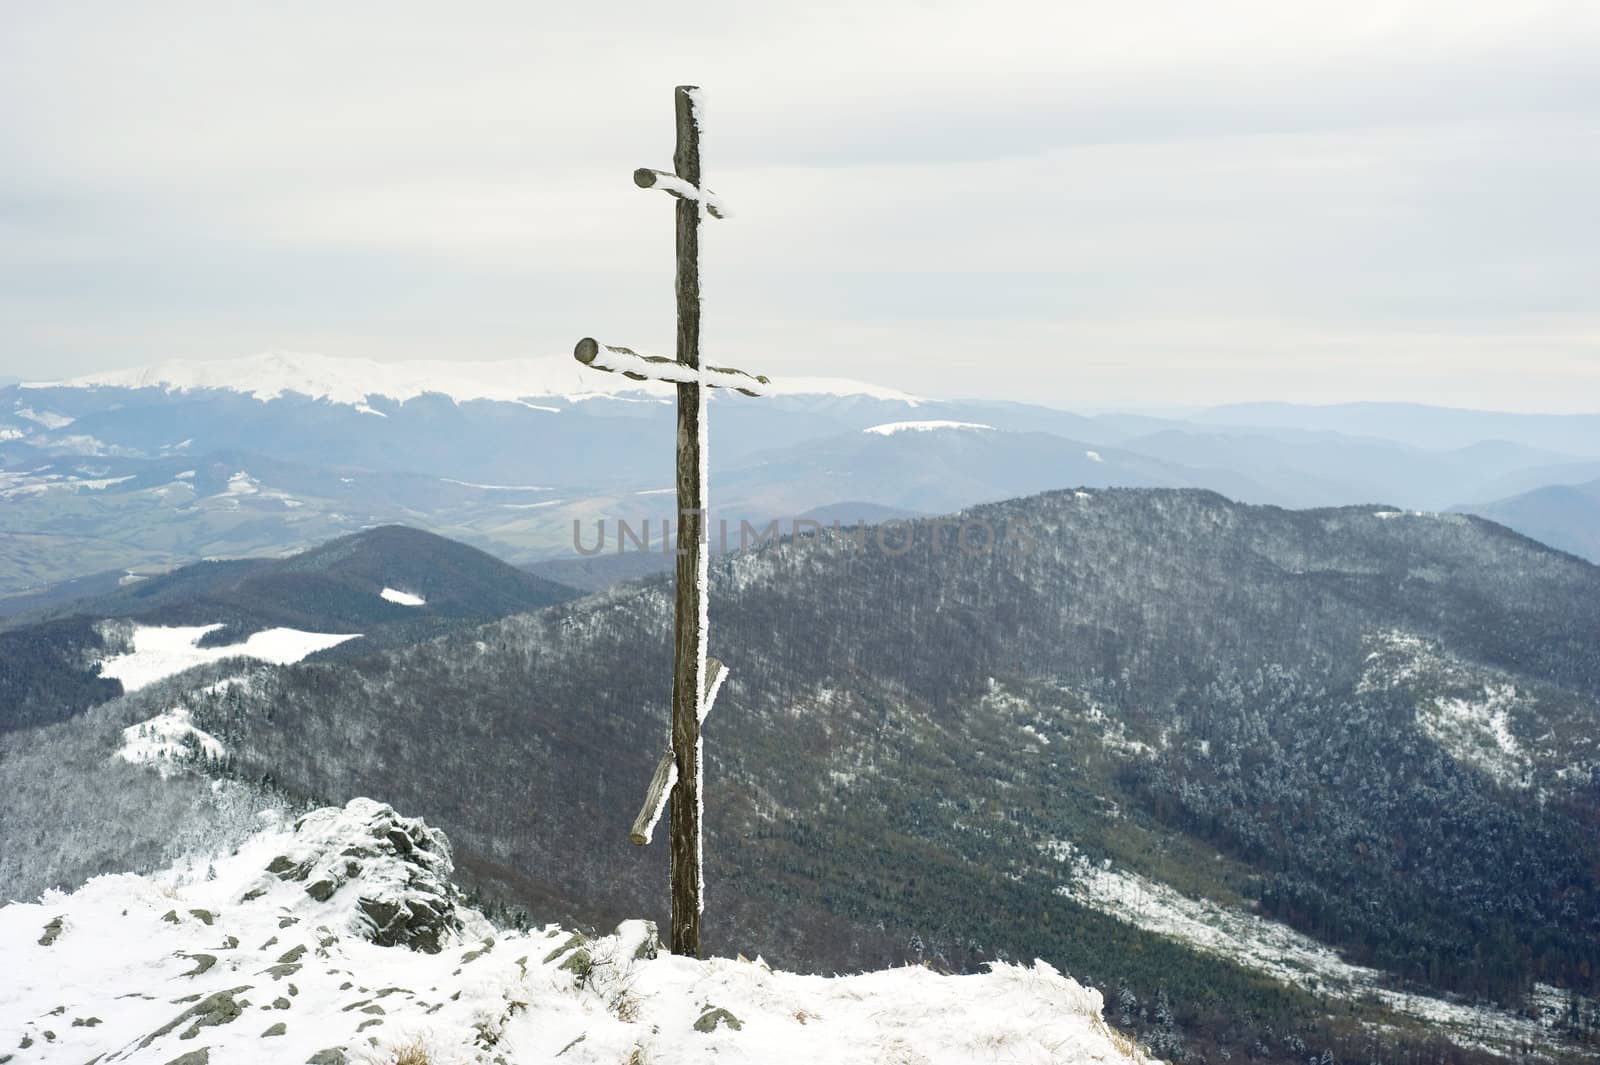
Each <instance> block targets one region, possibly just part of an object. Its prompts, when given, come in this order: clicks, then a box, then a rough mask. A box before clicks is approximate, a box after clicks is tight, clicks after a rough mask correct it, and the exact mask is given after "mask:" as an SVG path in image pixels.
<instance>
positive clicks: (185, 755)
mask: <svg viewBox="0 0 1600 1065" xmlns="http://www.w3.org/2000/svg"><path fill="white" fill-rule="evenodd" d="M196 753H199V754H203V755H205V756H206V757H208V758H221V757H222V756H223V753H224V752H223V749H222V744H221V743H220V742H219V741H218V740H217V738H216V737H215V736H213V735H211V734H210V733H209V732H206V731H204V730H202V729H198V728H195V727H194V724H193V723H192V722H191V721H190V719H189V709H188V707H184V706H175V707H173V708H172V709H171V710H168V711H166V712H165V713H161V714H157V715H156V716H155V717H153V718H151V719H150V720H148V721H144V722H141V723H140V724H137V725H129V726H128V727H127V728H125V729H123V730H122V746H121V747H120V748H118V750H117V755H118V756H119V757H121V758H122V759H123V760H125V761H128V762H132V763H133V764H134V765H153V766H155V767H156V768H157V769H158V770H159V771H160V773H161V775H162V776H163V777H170V776H171V775H172V774H173V773H176V772H178V771H179V769H181V768H183V767H186V766H188V765H189V764H190V761H191V759H192V757H193V756H194V754H196Z"/></svg>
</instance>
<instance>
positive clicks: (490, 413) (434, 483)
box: [0, 353, 1600, 612]
mask: <svg viewBox="0 0 1600 1065" xmlns="http://www.w3.org/2000/svg"><path fill="white" fill-rule="evenodd" d="M775 383H776V385H777V394H775V395H771V396H767V397H763V398H759V399H757V398H750V397H746V396H740V395H737V394H721V393H718V394H717V395H715V396H714V397H713V401H712V402H711V404H710V407H709V421H710V426H711V430H710V431H711V446H712V486H711V487H712V505H713V507H714V508H718V509H719V510H720V511H721V516H724V517H727V518H728V519H729V520H730V521H732V522H733V523H734V524H735V525H737V523H738V522H739V521H740V520H750V521H752V522H757V523H760V524H765V523H766V522H768V521H770V520H772V519H774V518H777V519H781V520H783V521H788V520H790V519H792V518H794V517H796V516H798V515H800V514H804V513H806V512H810V511H813V510H815V509H817V508H825V507H829V506H832V505H834V504H837V503H840V502H842V501H845V500H852V501H859V502H862V503H869V504H872V505H874V506H878V507H887V508H890V509H891V510H896V511H905V510H911V511H921V512H927V513H942V512H946V511H950V510H955V509H959V508H961V507H966V506H972V505H975V504H979V503H983V502H988V501H993V500H997V499H1004V498H1009V497H1012V496H1015V495H1019V494H1027V493H1031V492H1036V491H1042V490H1049V489H1053V488H1060V487H1063V486H1066V485H1080V486H1095V485H1108V486H1109V485H1120V486H1164V487H1201V488H1208V489H1211V490H1214V491H1219V492H1222V493H1223V494H1224V495H1227V496H1229V497H1230V498H1234V499H1238V500H1241V501H1245V502H1252V503H1270V504H1275V505H1279V506H1291V507H1309V506H1331V505H1347V504H1357V503H1365V502H1369V501H1372V500H1386V501H1388V502H1391V503H1393V504H1395V505H1396V506H1398V507H1401V508H1403V509H1406V510H1427V511H1436V510H1446V509H1449V508H1452V507H1459V506H1463V505H1467V504H1472V503H1476V502H1478V501H1482V500H1495V499H1500V498H1505V497H1508V496H1511V495H1515V494H1519V493H1522V492H1527V491H1532V490H1536V489H1539V488H1543V487H1547V486H1551V485H1560V484H1578V483H1583V482H1586V481H1590V480H1593V479H1595V478H1596V477H1600V420H1597V419H1596V418H1595V417H1590V416H1576V415H1575V416H1538V415H1521V414H1508V415H1503V416H1502V415H1500V414H1496V413H1494V412H1477V411H1452V410H1445V409H1436V408H1426V407H1413V406H1407V405H1384V404H1365V405H1362V404H1356V405H1344V406H1337V407H1301V406H1290V405H1271V404H1266V405H1263V404H1255V405H1242V406H1238V407H1229V408H1218V409H1214V410H1211V411H1206V412H1202V413H1200V414H1197V415H1194V416H1193V417H1191V418H1189V419H1187V420H1182V419H1174V418H1165V419H1164V418H1156V417H1149V416H1134V415H1118V414H1101V415H1096V416H1093V417H1087V416H1083V415H1079V414H1074V413H1072V412H1069V411H1063V410H1056V409H1052V408H1049V407H1043V406H1038V405H1030V404H1026V403H1016V402H1000V401H992V400H973V399H926V398H920V397H916V396H912V395H908V394H905V393H902V392H898V391H896V390H894V389H886V388H881V387H878V386H875V385H871V384H863V383H861V382H852V381H826V380H823V381H819V380H810V379H799V380H796V379H779V380H778V381H776V382H775ZM907 425H915V426H922V427H924V428H922V429H919V430H905V431H899V432H895V431H892V430H893V429H894V428H895V427H904V426H907ZM961 426H967V427H968V428H960V427H961ZM972 426H988V427H992V428H990V429H974V428H970V427H972ZM865 430H874V431H872V432H866V431H865ZM674 433H675V425H674V413H673V401H672V396H671V393H670V391H669V390H667V389H665V388H664V387H657V386H650V385H647V384H644V383H640V382H632V381H628V380H626V379H624V378H619V377H616V376H615V375H608V374H603V373H596V372H593V371H589V370H586V369H584V368H583V367H581V366H580V365H579V364H578V363H577V362H576V361H575V360H572V359H569V358H565V357H551V358H547V359H525V360H511V361H507V362H500V363H456V362H451V361H449V360H434V361H424V362H407V363H381V362H377V361H374V360H361V359H339V358H330V357H325V356H310V355H293V354H284V353H273V354H268V355H263V356H257V357H253V358H249V359H242V360H216V361H186V360H176V361H170V362H166V363H160V364H157V365H156V366H152V367H145V368H140V369H136V370H130V371H117V372H113V373H108V374H92V375H88V376H86V377H81V378H75V379H71V380H69V381H66V382H56V383H29V384H27V385H26V386H15V385H13V386H9V387H0V533H4V534H5V536H4V537H3V538H0V597H4V596H9V595H14V594H17V593H23V592H34V593H39V594H41V595H43V596H45V597H49V596H51V595H54V594H56V593H55V591H53V590H52V589H51V587H50V586H55V585H60V584H63V583H64V582H69V581H74V580H78V579H81V578H85V577H88V576H91V575H95V574H104V575H106V578H105V579H108V580H116V579H120V575H121V574H120V571H121V570H124V569H135V570H139V571H149V570H152V569H158V568H162V567H170V566H173V565H182V564H185V563H188V562H192V561H194V560H195V559H198V558H206V557H218V558H234V557H253V556H259V555H263V554H277V553H281V552H283V551H285V550H290V549H296V548H303V547H308V546H311V545H313V544H317V543H321V542H323V541H326V540H328V539H330V538H332V537H334V536H338V535H341V534H344V533H349V532H353V531H356V530H358V529H361V528H365V527H370V526H373V525H380V524H390V523H398V524H405V525H409V526H413V527H420V528H426V529H428V530H430V531H433V532H436V533H439V534H441V535H445V536H448V537H450V538H452V539H457V540H461V541H465V542H468V543H471V544H473V545H474V546H477V547H479V548H482V549H484V550H487V551H490V552H491V553H494V554H496V555H498V556H499V557H501V558H504V559H506V560H507V561H510V562H513V563H516V564H519V565H526V564H533V563H539V562H544V561H554V560H558V559H562V558H565V559H568V560H571V559H573V558H574V556H575V554H576V552H575V549H574V546H573V544H574V540H573V535H572V528H573V523H574V522H580V523H587V522H592V521H594V520H595V519H602V518H603V519H605V520H608V521H611V522H616V521H622V520H627V521H632V522H638V521H640V520H644V519H651V520H657V521H658V520H659V519H660V518H663V517H670V512H671V499H670V494H669V493H668V492H667V491H665V490H666V489H669V488H670V486H671V484H672V483H673V445H672V441H673V438H674ZM1090 452H1093V453H1095V454H1097V455H1099V456H1100V460H1101V461H1099V462H1096V461H1095V460H1094V459H1091V458H1089V453H1090ZM1501 514H1502V516H1503V517H1504V518H1505V520H1506V521H1508V522H1509V523H1511V524H1512V525H1517V524H1518V523H1519V522H1520V521H1521V520H1522V519H1521V518H1520V517H1519V512H1518V511H1516V510H1515V509H1510V510H1506V511H1502V512H1501ZM1519 527H1521V528H1522V529H1523V531H1525V532H1530V533H1532V534H1534V535H1538V530H1537V529H1535V528H1534V527H1532V526H1519ZM580 568H581V567H580ZM9 609H10V608H4V610H0V612H9Z"/></svg>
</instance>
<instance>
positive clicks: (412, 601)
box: [378, 588, 428, 606]
mask: <svg viewBox="0 0 1600 1065" xmlns="http://www.w3.org/2000/svg"><path fill="white" fill-rule="evenodd" d="M378 597H379V598H380V599H386V600H388V601H389V602H391V603H395V604H397V605H399V606H426V605H427V602H428V601H427V600H426V599H424V598H423V597H422V596H420V595H416V594H414V593H412V592H402V591H400V589H398V588H385V589H384V590H383V591H381V592H379V593H378Z"/></svg>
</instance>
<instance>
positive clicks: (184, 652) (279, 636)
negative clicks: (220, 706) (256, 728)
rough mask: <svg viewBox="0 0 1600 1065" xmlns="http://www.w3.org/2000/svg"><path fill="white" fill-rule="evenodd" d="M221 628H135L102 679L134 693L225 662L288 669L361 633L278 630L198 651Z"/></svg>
mask: <svg viewBox="0 0 1600 1065" xmlns="http://www.w3.org/2000/svg"><path fill="white" fill-rule="evenodd" d="M220 628H222V626H221V625H220V624H219V625H137V624H136V625H134V626H133V635H132V647H133V650H131V651H128V652H126V653H124V654H118V655H112V656H110V657H108V658H105V659H103V660H102V661H101V662H100V675H101V676H102V677H109V678H110V679H112V680H118V681H121V682H122V689H123V691H125V692H135V691H138V690H139V689H140V688H143V687H146V686H148V685H150V684H154V683H155V682H156V681H158V680H161V679H163V678H165V677H170V676H173V675H174V674H177V673H182V672H183V671H184V670H186V669H192V668H194V667H195V666H199V665H204V664H205V663H207V662H219V661H221V660H222V659H224V658H254V659H259V660H260V661H262V662H271V663H272V664H273V665H279V666H283V665H289V664H291V663H294V662H298V661H300V660H301V659H302V658H305V657H306V656H307V655H312V654H315V653H317V652H318V651H326V650H327V649H328V648H330V647H337V646H338V645H339V644H341V643H344V642H345V641H346V640H354V639H357V638H359V637H360V635H361V634H360V633H359V632H354V633H341V634H334V633H322V632H304V631H302V630H300V629H288V628H277V629H265V630H263V631H261V632H255V633H251V634H250V636H249V637H248V638H247V639H245V640H244V642H243V643H234V644H228V645H227V646H225V647H200V646H198V645H199V642H200V640H201V639H203V638H204V637H205V635H206V633H208V632H212V631H214V630H216V629H220Z"/></svg>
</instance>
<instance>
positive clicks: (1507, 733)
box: [1417, 684, 1530, 787]
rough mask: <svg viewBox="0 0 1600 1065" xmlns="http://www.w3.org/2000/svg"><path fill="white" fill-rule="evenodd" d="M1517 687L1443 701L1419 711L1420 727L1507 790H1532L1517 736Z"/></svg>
mask: <svg viewBox="0 0 1600 1065" xmlns="http://www.w3.org/2000/svg"><path fill="white" fill-rule="evenodd" d="M1517 699H1518V697H1517V687H1516V685H1514V684H1488V685H1485V686H1484V687H1483V689H1482V695H1481V696H1479V697H1477V698H1470V699H1469V698H1459V697H1451V696H1443V695H1441V696H1439V697H1438V698H1436V699H1433V700H1431V701H1428V702H1424V703H1422V704H1420V705H1419V706H1418V707H1417V724H1418V725H1419V726H1421V728H1422V731H1423V732H1425V733H1427V734H1428V736H1429V737H1430V738H1431V739H1432V740H1433V741H1434V742H1435V743H1437V744H1438V745H1439V746H1440V747H1443V748H1444V750H1445V752H1446V753H1447V754H1449V755H1450V757H1452V758H1454V759H1455V760H1456V761H1458V762H1466V763H1467V764H1469V765H1474V766H1477V767H1478V768H1479V769H1481V770H1483V771H1484V772H1485V773H1487V774H1489V775H1490V776H1491V777H1493V778H1494V779H1495V781H1496V782H1497V783H1499V784H1502V785H1507V786H1514V787H1526V786H1527V785H1528V770H1529V768H1530V762H1529V760H1528V755H1527V753H1526V752H1525V751H1523V749H1522V745H1521V744H1519V743H1518V742H1517V738H1516V737H1515V736H1513V735H1512V734H1511V710H1512V708H1513V707H1514V706H1515V705H1516V704H1517Z"/></svg>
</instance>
